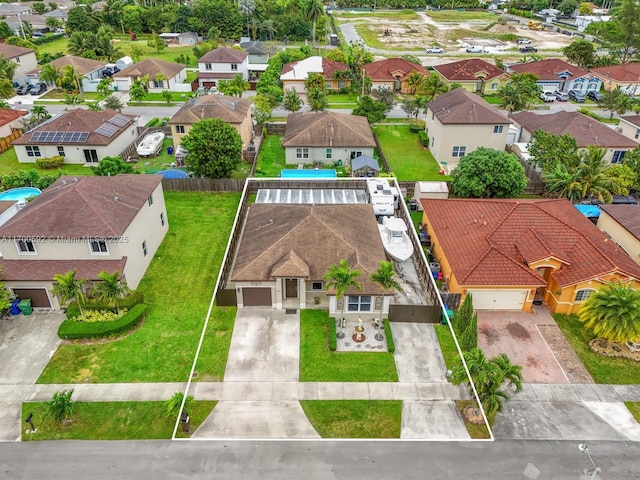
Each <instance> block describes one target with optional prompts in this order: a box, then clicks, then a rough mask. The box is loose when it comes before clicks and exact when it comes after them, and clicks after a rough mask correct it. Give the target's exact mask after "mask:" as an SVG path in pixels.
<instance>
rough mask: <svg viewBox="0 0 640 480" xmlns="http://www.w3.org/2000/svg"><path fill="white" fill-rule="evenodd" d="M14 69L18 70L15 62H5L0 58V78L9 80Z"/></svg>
mask: <svg viewBox="0 0 640 480" xmlns="http://www.w3.org/2000/svg"><path fill="white" fill-rule="evenodd" d="M16 68H18V64H17V63H16V62H14V61H12V60H5V59H4V58H1V57H0V77H2V78H7V79H9V80H11V79H12V78H13V74H14V73H15V71H16Z"/></svg>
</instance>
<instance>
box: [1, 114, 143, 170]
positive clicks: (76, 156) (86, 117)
mask: <svg viewBox="0 0 640 480" xmlns="http://www.w3.org/2000/svg"><path fill="white" fill-rule="evenodd" d="M134 120H135V117H133V116H132V115H124V114H121V113H118V112H116V111H115V110H99V111H92V110H84V109H81V108H78V109H74V110H69V111H67V112H65V113H63V114H62V115H59V116H57V117H55V118H53V119H51V120H49V121H47V122H45V123H43V124H41V125H39V126H38V127H37V128H35V129H34V130H30V131H29V132H27V133H25V134H24V135H23V136H21V137H20V138H18V139H16V140H14V141H13V146H14V147H15V151H16V155H17V157H18V162H20V163H36V160H37V159H38V158H50V157H55V156H58V155H61V156H63V157H64V163H78V164H85V165H87V166H91V165H97V164H98V162H99V161H100V160H101V159H103V158H104V157H107V156H111V157H116V156H118V155H120V152H122V151H123V150H124V149H125V148H127V147H128V146H129V145H130V144H131V143H133V142H134V141H135V139H136V137H137V131H136V125H135V121H134Z"/></svg>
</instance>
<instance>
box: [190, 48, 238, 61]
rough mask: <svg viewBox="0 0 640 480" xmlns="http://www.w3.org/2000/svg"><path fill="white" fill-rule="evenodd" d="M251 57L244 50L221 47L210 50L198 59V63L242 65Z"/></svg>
mask: <svg viewBox="0 0 640 480" xmlns="http://www.w3.org/2000/svg"><path fill="white" fill-rule="evenodd" d="M248 56H249V53H248V52H246V51H244V50H236V49H235V48H229V47H220V48H216V49H215V50H210V51H208V52H207V53H205V54H204V55H203V56H201V57H200V58H199V59H198V63H242V62H244V59H245V58H247V57H248Z"/></svg>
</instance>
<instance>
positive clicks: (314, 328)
mask: <svg viewBox="0 0 640 480" xmlns="http://www.w3.org/2000/svg"><path fill="white" fill-rule="evenodd" d="M332 321H333V319H331V318H329V314H328V312H327V311H326V310H302V311H301V312H300V381H301V382H397V381H398V373H397V372H396V364H395V361H394V359H393V354H392V353H378V352H331V351H330V350H329V343H328V338H329V322H332Z"/></svg>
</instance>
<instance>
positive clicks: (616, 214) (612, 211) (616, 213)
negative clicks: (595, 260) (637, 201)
mask: <svg viewBox="0 0 640 480" xmlns="http://www.w3.org/2000/svg"><path fill="white" fill-rule="evenodd" d="M596 226H597V227H598V228H599V229H600V230H602V231H603V232H604V233H606V234H607V235H609V236H610V237H611V239H612V240H613V241H614V242H615V243H617V244H618V245H620V247H621V248H622V249H624V251H625V252H627V253H628V254H629V256H630V257H631V259H632V260H633V261H634V262H636V263H637V264H638V265H640V207H638V205H600V216H599V217H598V223H597V224H596Z"/></svg>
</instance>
